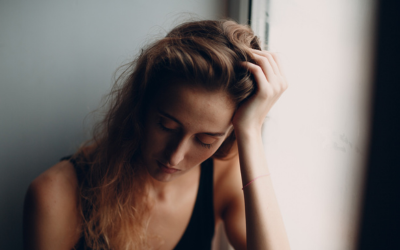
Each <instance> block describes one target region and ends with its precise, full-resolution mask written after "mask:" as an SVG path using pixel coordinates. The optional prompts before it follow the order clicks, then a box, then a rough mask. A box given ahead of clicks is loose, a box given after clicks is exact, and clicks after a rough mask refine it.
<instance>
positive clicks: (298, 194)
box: [0, 0, 375, 250]
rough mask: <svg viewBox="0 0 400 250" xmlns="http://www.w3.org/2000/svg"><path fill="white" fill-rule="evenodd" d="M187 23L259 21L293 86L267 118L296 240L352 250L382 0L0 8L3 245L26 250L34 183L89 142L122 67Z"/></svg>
mask: <svg viewBox="0 0 400 250" xmlns="http://www.w3.org/2000/svg"><path fill="white" fill-rule="evenodd" d="M190 17H195V18H200V19H217V18H227V17H229V18H232V19H234V20H236V21H238V22H240V23H243V24H250V25H251V26H252V27H253V29H254V30H255V32H256V33H257V34H258V35H259V36H260V37H261V38H262V40H263V43H264V44H265V47H268V49H269V50H271V51H274V52H277V53H278V54H279V55H280V57H281V59H282V62H283V66H284V68H285V72H286V75H287V79H288V81H289V89H288V90H287V91H286V93H285V94H284V95H283V96H282V97H281V99H280V101H279V102H278V103H277V104H276V106H275V107H274V108H273V110H271V112H270V114H269V115H268V117H267V118H266V122H265V126H264V143H265V151H266V154H267V158H268V163H269V167H270V169H271V173H272V180H273V182H274V187H275V191H276V195H277V197H278V201H279V204H280V207H281V211H282V214H283V218H284V222H285V225H286V228H287V232H288V236H289V240H290V244H291V246H292V249H294V250H297V249H299V250H321V249H323V250H345V249H353V248H354V246H355V245H354V244H355V239H356V238H357V227H358V223H359V217H360V215H359V214H360V213H359V210H360V202H361V199H362V192H361V191H362V187H363V180H364V179H363V177H364V170H365V167H364V166H365V164H366V156H367V149H368V138H369V137H368V135H369V119H370V117H369V110H370V95H371V85H372V82H371V81H372V80H371V79H372V73H371V71H372V61H373V60H372V58H373V53H372V46H373V39H372V38H373V34H374V27H375V26H374V17H375V2H374V1H373V0H269V1H268V0H263V1H255V0H253V1H251V0H219V1H218V0H147V1H138V0H130V1H128V0H114V1H106V0H96V1H95V0H75V1H60V0H51V1H50V0H36V1H28V0H8V1H7V0H1V1H0V202H1V204H0V249H17V250H20V249H22V207H23V200H24V195H25V192H26V189H27V187H28V186H29V183H30V182H31V181H32V180H33V179H34V178H36V177H37V176H38V175H39V174H40V173H41V172H43V171H44V170H46V169H47V168H49V167H50V166H52V165H54V164H55V163H56V162H57V161H58V160H59V159H60V158H61V157H63V156H65V155H68V154H71V153H73V152H74V151H75V150H76V149H77V147H78V146H79V144H80V143H82V142H83V141H84V140H85V139H87V138H88V136H89V133H88V132H89V130H90V125H91V124H92V120H91V119H86V120H85V121H86V122H85V123H84V119H85V117H86V116H87V114H88V113H89V112H91V111H93V110H95V109H96V108H97V107H98V105H99V103H100V100H101V97H102V96H104V95H105V94H106V93H108V91H109V90H110V87H111V85H112V83H113V80H112V79H113V73H114V72H115V70H116V69H117V67H118V66H120V65H122V64H124V63H126V62H128V61H130V60H132V59H133V58H134V57H135V55H136V54H137V53H138V51H139V49H140V48H141V47H143V46H144V45H145V44H147V43H148V42H149V41H153V40H154V39H157V37H160V36H163V35H165V33H166V32H167V31H168V30H169V29H171V28H172V27H173V26H175V25H177V24H179V22H181V21H184V20H187V19H188V18H190ZM60 216H62V215H60ZM217 234H223V232H218V233H217ZM214 245H215V246H214V247H215V249H228V246H227V245H226V243H224V241H223V240H222V241H220V240H218V241H216V242H215V244H214Z"/></svg>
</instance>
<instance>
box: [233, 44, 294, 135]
mask: <svg viewBox="0 0 400 250" xmlns="http://www.w3.org/2000/svg"><path fill="white" fill-rule="evenodd" d="M252 51H253V56H254V60H255V62H256V63H257V64H253V63H250V62H244V63H243V67H246V68H247V69H248V70H249V71H250V72H251V73H252V74H253V76H254V79H255V81H256V83H257V90H256V92H255V94H254V95H253V96H252V97H250V98H249V100H247V101H246V102H244V103H243V104H242V105H241V106H240V107H239V108H238V110H237V111H236V113H235V115H234V117H233V120H232V123H233V126H234V127H235V130H248V129H256V130H257V131H261V126H262V124H263V121H264V118H265V117H266V115H267V113H268V112H269V111H270V109H271V108H272V106H273V105H274V104H275V102H276V101H277V100H278V99H279V97H280V96H281V94H282V93H283V92H284V91H285V90H286V89H287V87H288V84H287V81H286V78H285V76H284V74H283V72H282V68H281V65H280V63H279V60H278V57H277V56H276V54H274V53H271V52H268V51H260V50H254V49H253V50H252Z"/></svg>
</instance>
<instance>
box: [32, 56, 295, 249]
mask: <svg viewBox="0 0 400 250" xmlns="http://www.w3.org/2000/svg"><path fill="white" fill-rule="evenodd" d="M254 56H255V59H256V64H252V63H243V67H247V68H248V69H249V70H250V71H251V72H252V74H253V75H254V77H255V80H256V82H257V92H256V93H255V95H254V96H252V97H251V98H250V99H249V100H248V101H247V102H246V103H244V104H243V105H241V106H240V107H239V109H238V110H237V111H236V113H234V105H233V103H232V102H231V100H230V99H229V97H228V96H227V95H226V93H224V92H220V91H215V92H209V91H206V90H204V89H202V88H199V87H190V85H185V84H184V83H179V84H177V85H174V87H173V88H170V89H167V90H166V91H165V92H163V94H162V95H160V96H158V97H157V98H156V99H155V101H154V102H153V103H154V105H153V106H151V107H149V110H148V112H147V118H146V128H147V130H146V139H147V140H146V142H145V143H144V145H143V146H142V152H143V159H144V162H145V163H146V169H147V172H148V174H149V175H150V176H151V178H150V180H151V191H150V198H151V200H152V201H153V202H154V206H153V209H152V210H151V211H150V214H151V220H150V223H149V228H148V230H149V233H150V234H155V235H159V236H160V238H161V239H162V241H163V242H162V244H156V245H154V247H156V248H157V249H172V248H173V247H174V246H175V245H176V244H177V242H178V241H179V239H180V238H181V236H182V235H183V232H184V231H185V229H186V226H187V224H188V222H189V219H190V216H191V212H192V210H193V207H194V202H195V197H196V193H197V187H198V183H199V175H200V168H199V165H200V164H201V163H202V162H203V161H205V160H206V159H208V158H209V157H211V156H212V155H213V154H214V153H215V151H216V150H217V149H218V147H219V146H220V145H221V144H222V142H223V141H224V139H225V138H226V137H227V136H228V135H229V133H230V132H231V131H232V129H233V128H234V129H235V133H236V138H237V145H235V147H233V149H232V152H231V153H232V154H231V155H230V156H229V157H227V159H225V160H217V159H214V213H215V219H216V224H218V223H220V222H223V223H224V226H225V229H226V233H227V236H228V239H229V241H230V243H231V244H232V245H233V247H234V248H235V249H277V250H278V249H279V250H285V249H290V247H289V243H288V239H287V235H286V231H285V228H284V224H283V221H282V217H281V214H280V210H279V207H278V204H277V201H276V198H275V194H274V190H273V187H272V183H271V179H270V177H269V176H264V177H262V178H259V179H257V180H256V181H254V182H253V183H251V185H249V186H247V187H246V188H245V189H244V190H243V191H242V189H241V188H242V186H244V185H246V184H247V183H249V182H250V181H251V180H253V179H254V178H256V177H258V176H261V175H265V174H268V173H269V170H268V167H267V164H266V160H265V155H264V151H263V145H262V140H261V126H262V122H263V120H264V118H265V116H266V115H267V113H268V111H269V110H270V109H271V107H272V106H273V105H274V103H275V102H276V101H277V100H278V98H279V96H280V95H281V94H282V93H283V91H284V90H285V89H286V88H287V83H286V80H285V77H284V75H283V73H282V71H281V67H280V65H279V61H278V59H277V57H276V56H275V55H274V54H272V53H269V52H265V51H264V52H261V51H255V50H254ZM237 152H238V154H237ZM165 167H167V168H174V169H176V171H173V173H167V172H166V171H163V170H162V169H163V168H165ZM76 199H77V180H76V174H75V172H74V169H73V167H72V165H71V163H69V162H67V161H64V162H60V163H58V164H56V165H55V166H53V167H52V168H50V169H49V170H47V171H46V172H44V173H43V174H42V175H40V176H39V177H38V178H37V179H35V180H34V181H33V182H32V184H31V185H30V187H29V190H28V192H27V196H26V201H25V209H24V241H25V249H71V248H72V247H73V246H74V245H75V243H76V242H77V240H78V239H79V237H80V235H81V234H80V232H79V230H78V225H79V222H80V221H79V218H80V217H79V214H78V212H77V209H76ZM60 215H61V216H60Z"/></svg>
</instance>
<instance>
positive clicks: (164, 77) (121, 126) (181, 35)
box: [74, 20, 260, 250]
mask: <svg viewBox="0 0 400 250" xmlns="http://www.w3.org/2000/svg"><path fill="white" fill-rule="evenodd" d="M251 48H253V49H259V50H260V45H259V41H258V39H257V37H256V36H255V35H254V34H253V32H252V30H251V29H250V28H249V27H248V26H244V25H239V24H237V23H235V22H234V21H229V20H218V21H211V20H205V21H192V22H186V23H183V24H181V25H179V26H177V27H175V28H174V29H173V30H172V31H170V32H169V33H168V34H167V35H166V36H165V37H164V38H163V39H160V40H158V41H156V42H154V43H152V44H150V45H149V46H147V47H146V48H144V49H142V50H141V53H140V54H139V56H138V57H137V58H136V59H135V60H134V61H133V62H131V63H129V64H127V65H125V70H124V71H123V73H122V74H121V76H119V77H118V78H117V80H116V82H115V84H114V86H113V88H112V91H111V93H110V94H109V95H108V96H107V99H106V102H105V105H106V106H107V108H108V111H107V113H106V114H105V115H104V118H103V119H102V120H101V121H100V122H99V123H98V124H97V125H96V127H95V130H94V132H93V137H92V139H91V140H90V141H87V142H86V143H85V144H84V145H83V146H82V147H81V148H80V149H79V150H78V151H77V152H76V154H75V155H74V158H75V160H76V162H77V163H78V170H79V171H80V172H81V173H82V175H81V176H82V177H81V180H80V187H79V192H80V200H79V211H80V214H81V216H82V221H83V222H82V232H83V237H84V242H85V245H86V247H87V248H90V249H96V250H97V249H121V250H127V249H144V248H148V245H147V243H148V242H149V240H150V239H152V238H151V237H152V236H150V235H147V234H146V228H147V222H148V211H149V209H150V203H149V201H148V200H147V185H146V183H147V180H146V178H147V177H146V176H147V175H146V174H145V170H144V167H143V164H142V163H141V160H140V158H141V157H140V155H141V152H140V145H141V143H142V141H143V140H144V139H145V138H143V136H142V135H143V128H144V124H143V122H144V117H145V111H146V109H147V107H148V106H149V104H150V103H151V101H152V98H153V97H154V96H155V95H156V94H157V93H158V92H159V91H160V89H163V88H165V87H168V86H169V84H171V83H172V82H173V81H177V80H179V81H180V82H184V83H187V84H195V85H198V86H202V87H203V88H205V89H207V90H210V91H214V90H224V91H226V93H228V94H229V96H230V97H231V99H232V100H233V101H234V103H235V104H236V107H237V106H239V105H240V103H242V102H243V101H244V100H246V99H247V98H248V97H249V96H250V95H251V94H252V93H253V92H254V90H255V84H254V80H253V78H252V75H251V74H250V73H249V72H248V71H247V70H246V69H244V68H243V67H242V66H241V62H243V61H250V62H254V60H253V57H252V53H251V50H250V49H251ZM234 141H235V136H234V132H232V134H231V135H230V136H228V137H227V139H226V140H225V141H224V143H223V144H222V145H221V147H220V148H219V149H218V150H217V152H216V153H215V154H214V156H213V157H216V158H224V157H225V156H226V155H227V153H228V151H229V150H230V149H231V147H232V145H233V143H234Z"/></svg>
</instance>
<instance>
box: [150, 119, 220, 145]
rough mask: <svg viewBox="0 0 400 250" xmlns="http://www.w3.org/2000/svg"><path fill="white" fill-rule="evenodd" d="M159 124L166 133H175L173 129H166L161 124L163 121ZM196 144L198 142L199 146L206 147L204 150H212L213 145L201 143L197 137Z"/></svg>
mask: <svg viewBox="0 0 400 250" xmlns="http://www.w3.org/2000/svg"><path fill="white" fill-rule="evenodd" d="M157 124H158V126H159V127H160V128H161V129H162V130H164V131H166V132H172V131H174V130H173V129H169V128H166V127H164V125H163V124H162V123H161V121H159V122H158V123H157ZM196 142H197V143H198V144H200V146H202V147H204V148H208V149H210V148H211V145H212V144H206V143H203V142H201V141H200V140H199V139H197V137H196Z"/></svg>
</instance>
